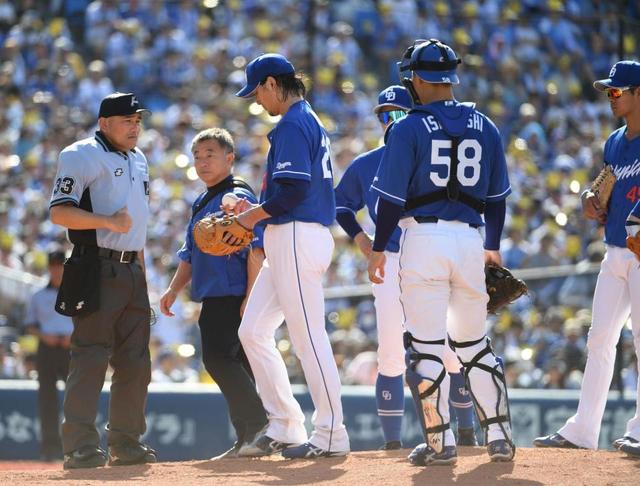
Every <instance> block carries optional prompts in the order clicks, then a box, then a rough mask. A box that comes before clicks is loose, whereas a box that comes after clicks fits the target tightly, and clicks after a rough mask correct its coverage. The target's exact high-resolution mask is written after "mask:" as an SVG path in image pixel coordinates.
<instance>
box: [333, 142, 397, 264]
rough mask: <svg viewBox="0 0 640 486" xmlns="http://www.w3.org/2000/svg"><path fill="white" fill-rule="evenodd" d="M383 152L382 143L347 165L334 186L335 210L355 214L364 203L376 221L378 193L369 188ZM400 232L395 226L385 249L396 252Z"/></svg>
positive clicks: (372, 218)
mask: <svg viewBox="0 0 640 486" xmlns="http://www.w3.org/2000/svg"><path fill="white" fill-rule="evenodd" d="M383 152H384V145H383V146H381V147H378V148H377V149H374V150H371V151H370V152H366V153H364V154H362V155H360V156H358V157H356V158H355V159H354V160H353V162H352V163H351V165H349V167H348V168H347V170H346V171H345V173H344V175H343V176H342V179H340V183H339V184H338V186H337V187H336V212H338V213H339V212H346V211H349V212H352V213H354V214H355V213H357V212H358V211H360V210H361V209H362V208H363V207H364V206H365V205H366V206H367V209H368V210H369V216H370V217H371V220H372V221H373V222H374V223H376V222H377V214H376V211H377V208H378V193H377V192H373V191H371V190H370V189H371V183H372V182H373V178H374V177H375V175H376V172H377V171H378V166H379V165H380V159H381V158H382V154H383ZM400 234H401V230H400V228H396V229H395V231H394V232H393V234H392V235H391V238H390V239H389V242H388V243H387V246H386V248H385V250H387V251H390V252H393V253H397V252H398V250H399V248H400V245H399V242H400Z"/></svg>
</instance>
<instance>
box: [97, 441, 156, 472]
mask: <svg viewBox="0 0 640 486" xmlns="http://www.w3.org/2000/svg"><path fill="white" fill-rule="evenodd" d="M153 462H158V455H157V454H156V451H154V450H153V449H152V448H151V447H149V446H148V445H145V444H142V443H140V442H136V441H133V440H126V441H123V442H120V443H118V444H113V445H110V446H109V466H131V465H133V464H147V463H153Z"/></svg>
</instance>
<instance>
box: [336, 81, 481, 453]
mask: <svg viewBox="0 0 640 486" xmlns="http://www.w3.org/2000/svg"><path fill="white" fill-rule="evenodd" d="M411 106H412V103H411V97H410V95H409V93H408V91H407V90H406V89H405V88H403V87H402V86H389V87H388V88H386V89H384V90H382V91H381V92H380V94H379V95H378V104H377V105H376V107H375V108H374V113H375V114H376V115H377V117H378V120H379V121H380V124H381V126H382V129H383V130H384V133H385V136H386V134H387V133H388V129H389V127H390V126H391V124H392V123H393V122H394V121H396V120H399V119H400V118H404V117H405V116H406V114H407V112H408V111H409V110H411ZM383 152H384V145H382V146H380V147H378V148H376V149H374V150H371V151H369V152H366V153H364V154H362V155H359V156H358V157H356V158H355V159H354V160H353V162H352V163H351V165H349V167H347V170H346V171H345V173H344V175H343V176H342V179H341V180H340V183H339V184H338V186H337V187H336V221H337V222H338V224H339V225H340V226H341V227H342V229H344V230H345V232H346V233H347V234H348V235H349V236H350V237H351V238H353V239H354V241H355V242H356V244H357V245H358V247H359V248H360V250H361V251H362V253H363V254H364V255H365V257H367V258H368V257H369V254H370V253H371V245H372V241H371V238H370V237H369V235H368V234H366V233H365V232H364V230H363V229H362V227H361V226H360V225H359V224H358V222H357V221H356V213H357V212H358V211H359V210H360V209H362V208H363V207H364V206H366V207H367V210H368V212H369V216H370V217H371V219H372V220H373V222H374V223H375V222H376V206H377V203H378V193H377V192H374V191H371V190H370V188H371V183H372V182H373V178H374V176H375V175H376V172H377V170H378V166H379V165H380V159H381V158H382V154H383ZM400 233H401V231H400V228H396V229H395V230H394V232H393V234H392V235H391V238H390V239H389V242H388V243H387V246H386V248H385V256H386V265H385V275H386V278H385V280H384V282H383V283H382V284H373V285H372V291H373V296H374V305H375V309H376V327H377V330H378V377H377V379H376V404H377V408H378V417H379V419H380V424H381V426H382V432H383V435H384V439H385V443H384V445H383V446H382V449H383V450H393V449H400V448H401V447H402V442H401V440H400V432H401V429H402V417H403V415H404V372H405V364H404V345H403V341H402V333H403V331H404V327H403V324H404V313H403V310H402V305H401V304H400V285H399V282H398V268H399V262H400V260H399V249H400V245H399V241H400ZM444 363H445V367H446V369H447V371H448V372H449V374H450V375H449V376H450V378H451V380H452V386H451V388H450V396H449V399H450V404H451V405H452V406H453V408H454V410H455V412H456V419H457V422H458V436H457V443H458V444H459V445H477V441H476V438H475V434H474V429H473V404H472V403H471V397H470V396H469V394H468V392H467V391H466V389H465V385H464V377H463V376H462V374H461V373H460V362H459V361H458V359H457V358H456V355H455V353H453V351H451V349H450V348H449V347H445V353H444ZM454 382H455V385H453V383H454Z"/></svg>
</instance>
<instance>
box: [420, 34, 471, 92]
mask: <svg viewBox="0 0 640 486" xmlns="http://www.w3.org/2000/svg"><path fill="white" fill-rule="evenodd" d="M461 62H462V61H461V60H460V59H458V57H457V56H456V53H455V52H453V49H451V47H449V46H448V45H446V44H443V43H442V42H440V41H439V40H438V39H429V40H428V41H427V42H424V43H422V44H420V45H418V46H416V47H415V49H414V50H413V52H412V53H411V64H410V65H409V69H410V70H411V71H413V72H414V73H416V75H418V76H419V77H420V78H421V79H423V80H424V81H427V82H428V83H450V84H459V83H460V79H459V78H458V75H457V74H456V69H457V67H458V64H460V63H461Z"/></svg>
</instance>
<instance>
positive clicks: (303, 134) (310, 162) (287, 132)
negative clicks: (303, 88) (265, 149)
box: [260, 100, 336, 226]
mask: <svg viewBox="0 0 640 486" xmlns="http://www.w3.org/2000/svg"><path fill="white" fill-rule="evenodd" d="M268 138H269V142H270V143H271V147H270V149H269V155H268V157H267V172H266V174H265V181H264V184H263V188H262V194H261V195H260V201H261V202H264V201H266V200H267V199H269V198H270V197H271V196H273V194H274V193H275V190H276V184H277V180H278V179H302V180H305V181H309V183H310V186H309V190H308V191H307V194H306V196H305V198H304V199H303V200H302V202H301V203H300V204H298V205H297V206H296V207H295V208H293V209H292V210H291V211H288V212H286V213H284V214H282V215H280V216H274V217H272V218H269V219H266V220H265V222H266V223H267V224H284V223H289V222H291V221H304V222H307V223H320V224H322V225H324V226H329V225H331V224H332V223H333V221H334V220H335V217H336V200H335V195H334V193H333V173H332V168H331V152H330V147H329V137H328V136H327V132H326V131H325V129H324V127H323V126H322V123H321V122H320V120H319V119H318V117H317V115H316V114H315V113H314V112H313V110H312V109H311V106H310V105H309V103H307V102H306V101H304V100H302V101H299V102H297V103H294V104H293V105H291V107H290V108H289V110H288V111H287V112H286V113H285V114H284V116H283V117H282V119H281V120H280V121H279V122H278V124H277V125H276V126H275V128H274V129H273V130H271V132H270V133H269V135H268Z"/></svg>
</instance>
